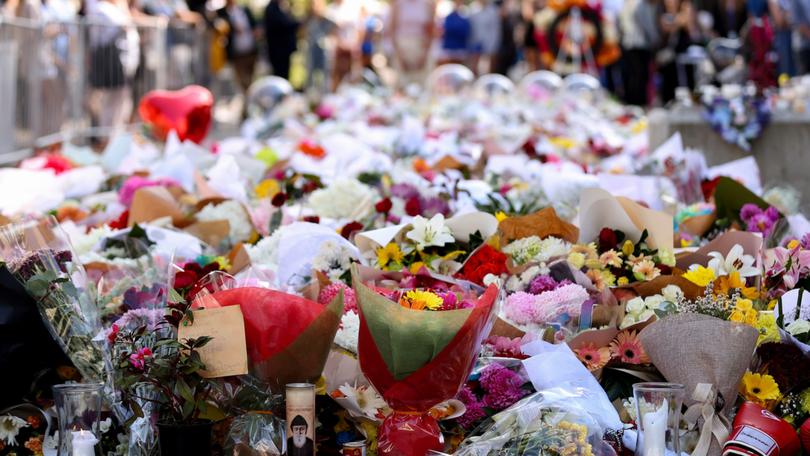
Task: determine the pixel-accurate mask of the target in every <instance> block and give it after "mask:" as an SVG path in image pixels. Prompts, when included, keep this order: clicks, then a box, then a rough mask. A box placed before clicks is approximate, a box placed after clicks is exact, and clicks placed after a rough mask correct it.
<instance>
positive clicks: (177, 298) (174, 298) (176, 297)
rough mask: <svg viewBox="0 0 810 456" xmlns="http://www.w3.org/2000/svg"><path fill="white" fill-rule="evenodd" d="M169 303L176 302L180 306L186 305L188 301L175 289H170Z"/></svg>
mask: <svg viewBox="0 0 810 456" xmlns="http://www.w3.org/2000/svg"><path fill="white" fill-rule="evenodd" d="M169 302H176V303H178V304H185V303H186V300H185V298H183V296H182V295H181V294H180V293H178V292H177V290H175V289H174V288H170V289H169Z"/></svg>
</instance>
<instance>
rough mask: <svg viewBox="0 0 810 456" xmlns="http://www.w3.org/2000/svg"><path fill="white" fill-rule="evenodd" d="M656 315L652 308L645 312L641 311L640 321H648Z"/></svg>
mask: <svg viewBox="0 0 810 456" xmlns="http://www.w3.org/2000/svg"><path fill="white" fill-rule="evenodd" d="M654 316H655V312H653V311H652V310H645V311H644V312H641V315H639V316H638V321H639V322H642V321H647V320H649V319H650V318H652V317H654Z"/></svg>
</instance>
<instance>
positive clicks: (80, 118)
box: [0, 17, 209, 160]
mask: <svg viewBox="0 0 810 456" xmlns="http://www.w3.org/2000/svg"><path fill="white" fill-rule="evenodd" d="M206 33H207V32H206V30H205V28H204V27H190V26H186V25H177V24H174V23H169V21H167V20H166V19H163V18H149V19H148V20H142V19H139V20H138V22H137V23H133V24H131V25H128V26H119V25H105V24H101V23H94V22H92V21H91V20H89V19H82V20H78V21H70V22H38V21H36V22H35V21H30V20H26V19H20V18H13V19H9V18H3V17H0V138H3V140H2V141H0V160H2V154H4V153H6V154H7V153H9V152H11V151H15V150H20V149H24V148H36V147H41V146H43V145H45V144H47V143H53V142H56V140H57V139H58V138H59V137H67V136H70V135H72V134H75V133H77V132H87V131H90V130H92V129H96V128H100V129H115V128H120V127H123V126H125V125H126V124H129V123H130V122H132V120H133V118H134V117H133V116H134V115H135V114H134V111H135V104H136V103H137V101H138V100H139V99H140V98H141V96H142V95H143V94H145V93H146V92H148V91H150V90H153V89H177V88H180V87H183V86H185V85H188V84H192V83H198V84H199V83H205V82H207V78H208V68H207V61H206V59H205V57H206V56H207V55H208V49H207V43H208V41H209V40H208V39H207V36H206ZM55 138H56V139H55Z"/></svg>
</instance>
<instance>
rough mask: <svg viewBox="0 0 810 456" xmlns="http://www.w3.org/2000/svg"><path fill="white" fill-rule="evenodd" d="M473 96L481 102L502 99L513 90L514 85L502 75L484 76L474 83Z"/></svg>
mask: <svg viewBox="0 0 810 456" xmlns="http://www.w3.org/2000/svg"><path fill="white" fill-rule="evenodd" d="M473 90H474V92H475V96H476V97H477V98H479V99H481V100H488V101H492V100H495V99H503V98H506V97H508V96H510V95H511V94H512V92H514V90H515V83H514V82H512V80H511V79H509V78H507V77H506V76H504V75H502V74H485V75H483V76H481V77H480V78H478V80H477V81H475V86H473Z"/></svg>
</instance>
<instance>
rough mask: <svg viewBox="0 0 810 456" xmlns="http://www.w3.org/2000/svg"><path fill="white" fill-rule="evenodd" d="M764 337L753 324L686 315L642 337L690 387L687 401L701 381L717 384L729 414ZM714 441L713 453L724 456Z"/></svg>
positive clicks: (655, 358) (667, 372)
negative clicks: (738, 388) (754, 354)
mask: <svg viewBox="0 0 810 456" xmlns="http://www.w3.org/2000/svg"><path fill="white" fill-rule="evenodd" d="M758 336H759V333H758V332H757V330H756V329H755V328H753V327H751V326H748V325H744V324H741V323H733V322H730V321H724V320H720V319H719V318H714V317H710V316H707V315H700V314H680V315H673V316H669V317H666V318H664V319H662V320H659V321H657V322H655V323H653V324H651V325H650V326H648V327H647V328H645V329H644V330H643V331H641V333H640V334H639V339H640V340H641V343H642V345H643V346H644V350H645V351H646V352H647V355H649V357H650V359H651V360H652V362H653V364H655V366H656V367H657V368H658V370H659V371H661V374H663V375H664V377H665V378H666V379H667V381H669V382H674V383H681V384H683V385H684V386H685V387H686V403H687V405H691V404H693V403H694V401H693V400H692V399H691V395H692V392H693V391H694V390H695V386H697V384H698V383H711V384H712V385H714V386H715V387H716V388H717V390H718V391H719V392H720V394H722V395H723V399H724V400H725V408H724V409H723V411H722V413H724V414H725V415H728V413H729V412H730V411H731V408H732V407H733V405H734V402H735V399H736V397H737V385H738V384H739V383H740V380H741V379H742V377H743V374H745V371H746V370H747V369H748V366H749V364H750V362H751V356H752V355H753V353H754V349H755V348H756V343H757V337H758ZM719 454H720V445H718V444H717V442H716V441H714V440H713V441H712V446H711V449H710V451H709V455H715V456H716V455H719Z"/></svg>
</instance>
